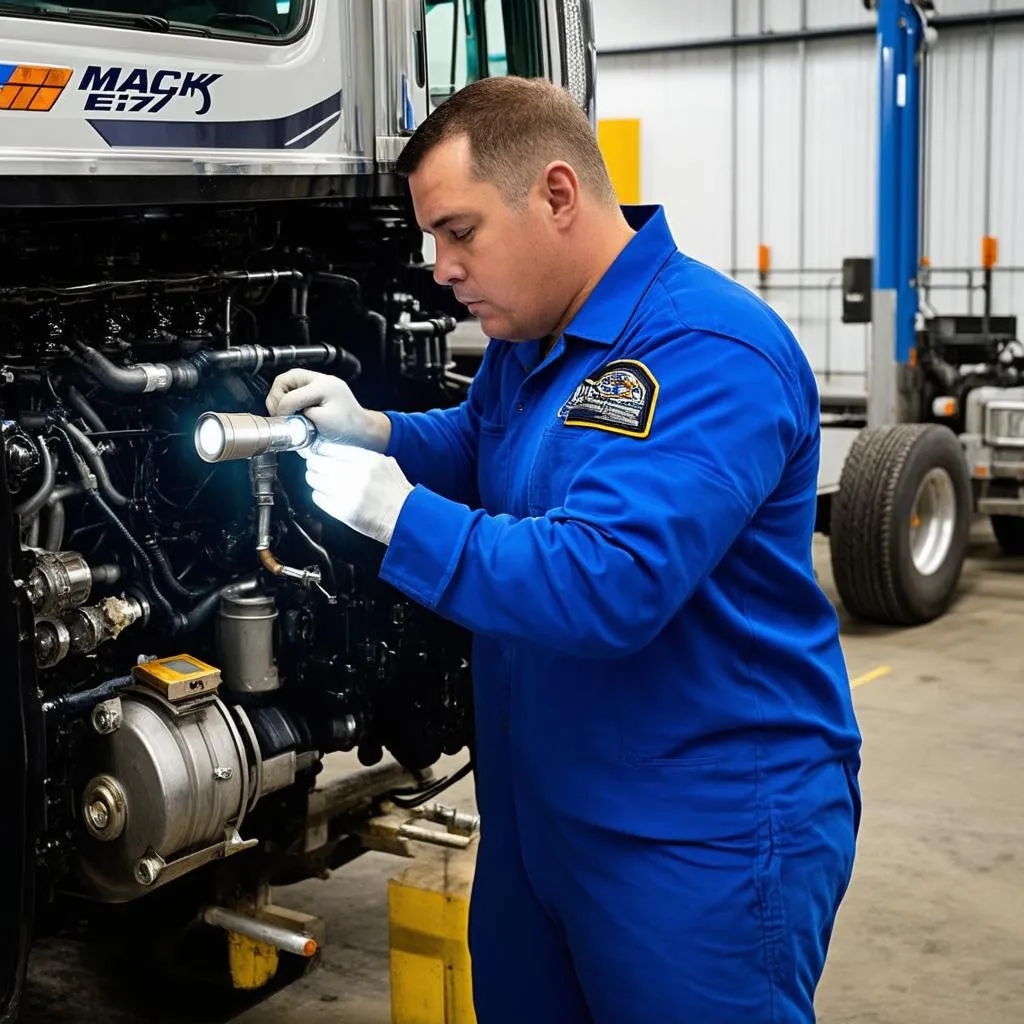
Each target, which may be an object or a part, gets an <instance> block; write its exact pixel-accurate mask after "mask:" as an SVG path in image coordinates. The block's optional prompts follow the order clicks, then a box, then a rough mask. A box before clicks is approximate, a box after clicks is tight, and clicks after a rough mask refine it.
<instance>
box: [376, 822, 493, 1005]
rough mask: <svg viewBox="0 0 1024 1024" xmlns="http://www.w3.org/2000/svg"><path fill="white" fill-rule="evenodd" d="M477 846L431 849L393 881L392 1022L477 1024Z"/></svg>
mask: <svg viewBox="0 0 1024 1024" xmlns="http://www.w3.org/2000/svg"><path fill="white" fill-rule="evenodd" d="M476 847H477V844H476V843H475V842H473V843H470V845H469V847H468V848H467V849H465V850H450V849H443V848H440V847H424V848H423V849H422V850H417V853H416V859H415V860H414V861H413V862H412V864H411V866H410V867H409V868H407V869H406V870H405V871H404V872H402V874H400V875H398V876H396V877H395V878H392V879H391V880H390V882H389V883H388V927H389V947H390V961H391V1021H392V1024H476V1014H475V1013H474V1011H473V990H472V980H471V974H470V960H469V944H468V928H469V895H470V890H471V888H472V884H473V871H474V869H475V867H476Z"/></svg>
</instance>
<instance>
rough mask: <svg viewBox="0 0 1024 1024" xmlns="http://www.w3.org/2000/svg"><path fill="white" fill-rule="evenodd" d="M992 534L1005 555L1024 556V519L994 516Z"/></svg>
mask: <svg viewBox="0 0 1024 1024" xmlns="http://www.w3.org/2000/svg"><path fill="white" fill-rule="evenodd" d="M991 519H992V532H993V533H994V534H995V535H996V543H997V544H998V545H999V550H1000V551H1002V553H1003V554H1004V555H1024V519H1021V518H1020V517H1019V516H992V517H991Z"/></svg>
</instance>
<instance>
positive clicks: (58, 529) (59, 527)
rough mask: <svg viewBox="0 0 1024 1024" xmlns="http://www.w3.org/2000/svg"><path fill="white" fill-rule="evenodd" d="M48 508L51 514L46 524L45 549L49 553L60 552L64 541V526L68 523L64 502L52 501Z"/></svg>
mask: <svg viewBox="0 0 1024 1024" xmlns="http://www.w3.org/2000/svg"><path fill="white" fill-rule="evenodd" d="M46 507H47V508H48V509H49V512H50V514H49V519H48V520H47V523H46V538H45V540H44V541H43V547H44V548H46V550H47V551H60V546H61V543H62V542H63V540H64V526H65V523H66V522H67V518H66V516H65V515H64V502H63V501H50V502H48V503H47V506H46Z"/></svg>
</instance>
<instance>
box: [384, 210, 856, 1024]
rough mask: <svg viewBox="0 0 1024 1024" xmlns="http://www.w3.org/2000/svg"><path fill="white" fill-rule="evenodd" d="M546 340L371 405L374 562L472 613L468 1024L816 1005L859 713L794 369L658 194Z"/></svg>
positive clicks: (508, 346) (556, 1022) (811, 391)
mask: <svg viewBox="0 0 1024 1024" xmlns="http://www.w3.org/2000/svg"><path fill="white" fill-rule="evenodd" d="M625 213H626V215H627V218H628V219H629V220H630V223H631V225H632V226H633V227H634V228H635V229H637V234H636V235H634V236H633V238H632V240H631V241H630V242H629V244H628V245H627V247H626V248H625V250H624V251H623V252H622V253H621V255H620V256H619V257H618V259H617V260H616V262H615V263H614V264H613V265H612V267H611V268H610V269H609V270H608V272H607V273H606V274H605V276H604V277H603V279H602V280H601V281H600V283H599V284H598V286H597V288H596V289H595V290H594V291H593V292H592V294H591V295H590V296H589V298H588V299H587V301H586V303H585V305H584V306H583V308H582V309H581V310H580V311H579V313H578V314H577V315H576V317H575V318H574V320H573V321H572V323H571V324H570V326H569V327H568V328H567V329H566V331H565V332H564V334H563V335H562V336H561V337H560V338H559V339H558V340H557V342H556V343H555V345H554V348H553V349H552V351H551V352H550V354H549V355H548V356H547V357H546V358H542V349H541V343H540V342H539V341H532V342H521V343H515V344H512V343H508V342H504V341H491V342H490V343H489V344H488V347H487V350H486V353H485V356H484V360H483V363H482V366H481V368H480V371H479V373H478V375H477V376H476V377H475V379H474V381H473V384H472V387H471V389H470V393H469V396H468V398H467V400H466V401H465V402H464V403H463V404H461V405H460V406H458V407H457V408H453V409H448V410H437V411H431V412H427V413H414V414H399V413H389V415H390V416H391V418H392V423H393V432H392V439H391V444H390V448H389V454H391V455H393V456H394V457H395V458H396V459H397V461H398V463H399V465H400V466H401V467H402V469H403V471H404V472H405V473H406V475H407V476H408V477H409V480H410V482H411V483H413V484H414V485H415V487H414V490H413V491H412V493H411V494H410V496H409V498H408V500H407V501H406V504H405V505H404V507H403V509H402V512H401V515H400V517H399V520H398V523H397V526H396V529H395V532H394V536H393V538H392V541H391V544H390V546H389V548H388V551H387V554H386V556H385V558H384V560H383V563H382V567H381V575H382V577H383V578H384V579H385V580H387V581H388V582H390V583H391V584H393V585H394V586H395V587H397V588H398V589H399V590H401V591H403V592H404V593H405V594H407V595H409V596H410V597H412V598H414V599H415V600H417V601H419V602H421V603H422V604H424V605H426V606H427V607H429V608H432V609H435V610H436V611H437V612H438V613H440V614H441V615H443V616H446V617H448V618H449V619H452V620H454V621H456V622H458V623H461V624H462V625H464V626H466V627H468V628H469V629H470V630H472V631H473V633H474V653H473V671H474V699H475V702H476V744H475V757H476V784H477V802H478V807H479V811H480V815H481V825H482V828H481V843H480V848H479V851H478V861H477V871H476V880H475V884H474V890H473V894H472V898H471V911H470V951H471V955H472V960H473V971H474V981H473V985H474V998H475V1000H476V1004H477V1011H478V1017H479V1020H480V1022H481V1024H496V1022H501V1024H504V1022H510V1024H511V1022H516V1024H523V1022H529V1024H548V1022H551V1024H576V1022H585V1021H597V1022H601V1024H605V1022H607V1024H647V1022H649V1024H670V1022H676V1021H679V1022H687V1024H760V1022H769V1021H771V1022H782V1021H785V1022H809V1021H812V1020H813V1019H814V1010H813V996H814V990H815V986H816V984H817V982H818V979H819V976H820V974H821V971H822V968H823V964H824V959H825V954H826V949H827V947H828V943H829V938H830V935H831V930H832V925H833V921H834V918H835V915H836V911H837V909H838V905H839V903H840V900H841V899H842V897H843V895H844V893H845V891H846V888H847V885H848V882H849V879H850V874H851V871H852V866H853V859H854V846H855V836H856V832H857V826H858V822H859V814H860V797H859V790H858V783H857V775H858V771H859V766H860V734H859V731H858V727H857V723H856V720H855V717H854V712H853V707H852V701H851V695H850V687H849V681H848V677H847V674H846V668H845V664H844V659H843V655H842V652H841V649H840V644H839V637H838V622H837V616H836V614H835V612H834V610H833V608H832V606H831V604H830V603H829V601H828V600H827V598H826V596H825V595H824V594H823V593H822V591H821V590H820V588H819V586H818V584H817V582H816V580H815V576H814V571H813V566H812V560H811V539H812V535H813V528H814V520H815V509H816V481H817V470H818V457H819V420H818V413H819V406H818V393H817V388H816V384H815V380H814V376H813V373H812V371H811V369H810V367H809V365H808V363H807V360H806V359H805V357H804V355H803V353H802V351H801V349H800V347H799V345H798V344H797V342H796V341H795V339H794V337H793V335H792V334H791V332H790V331H789V330H788V329H787V327H786V326H785V324H784V323H783V321H782V320H781V319H780V318H779V317H778V316H777V315H776V314H775V313H774V312H773V311H772V310H771V309H770V308H769V307H768V306H767V305H766V304H765V303H763V302H762V301H761V300H760V299H759V298H758V297H757V296H755V295H753V294H752V293H751V292H749V291H748V290H746V289H745V288H743V287H742V286H740V285H739V284H737V283H735V282H734V281H732V280H730V279H728V278H727V277H725V276H723V275H721V274H719V273H718V272H716V271H714V270H713V269H711V268H709V267H707V266H705V265H703V264H701V263H699V262H697V261H695V260H693V259H690V258H688V257H686V256H685V255H683V254H681V253H680V252H679V251H678V250H677V248H676V245H675V243H674V241H673V239H672V236H671V233H670V231H669V228H668V225H667V222H666V220H665V216H664V213H663V211H662V210H661V208H660V207H633V208H627V209H626V210H625Z"/></svg>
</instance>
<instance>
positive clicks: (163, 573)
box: [145, 538, 209, 601]
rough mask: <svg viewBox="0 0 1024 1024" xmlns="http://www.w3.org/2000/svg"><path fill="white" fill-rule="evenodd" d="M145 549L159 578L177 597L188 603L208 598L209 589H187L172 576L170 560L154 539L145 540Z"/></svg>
mask: <svg viewBox="0 0 1024 1024" xmlns="http://www.w3.org/2000/svg"><path fill="white" fill-rule="evenodd" d="M145 548H146V550H147V551H148V552H149V557H150V558H152V560H153V562H154V563H155V565H156V568H157V571H158V572H159V573H160V578H161V579H162V580H163V581H164V583H166V584H167V586H168V587H169V588H170V589H171V590H172V591H173V592H174V593H175V594H177V595H178V597H184V598H186V599H187V600H189V601H195V600H196V599H197V598H201V597H206V596H208V594H209V587H188V586H186V585H185V584H184V583H182V582H181V581H180V580H179V579H178V578H177V577H176V576H175V575H174V570H173V568H172V567H171V562H170V559H169V558H168V557H167V555H166V553H165V552H164V550H163V548H161V547H160V544H159V542H158V541H157V540H156V539H155V538H150V539H149V540H147V541H146V542H145Z"/></svg>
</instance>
